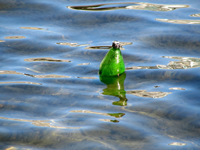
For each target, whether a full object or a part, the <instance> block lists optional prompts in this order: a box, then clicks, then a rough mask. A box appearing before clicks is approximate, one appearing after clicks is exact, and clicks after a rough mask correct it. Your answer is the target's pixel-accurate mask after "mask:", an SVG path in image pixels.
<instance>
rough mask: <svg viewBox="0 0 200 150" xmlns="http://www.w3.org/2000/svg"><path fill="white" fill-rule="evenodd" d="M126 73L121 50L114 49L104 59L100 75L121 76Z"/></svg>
mask: <svg viewBox="0 0 200 150" xmlns="http://www.w3.org/2000/svg"><path fill="white" fill-rule="evenodd" d="M124 72H125V65H124V60H123V56H122V54H121V51H120V48H119V47H117V48H115V47H112V48H111V49H110V50H109V52H108V53H107V54H106V56H105V57H104V58H103V60H102V62H101V64H100V69H99V74H100V75H101V76H119V75H120V74H122V73H124Z"/></svg>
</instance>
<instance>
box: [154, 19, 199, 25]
mask: <svg viewBox="0 0 200 150" xmlns="http://www.w3.org/2000/svg"><path fill="white" fill-rule="evenodd" d="M156 20H157V21H160V22H167V23H175V24H200V20H175V19H159V18H156Z"/></svg>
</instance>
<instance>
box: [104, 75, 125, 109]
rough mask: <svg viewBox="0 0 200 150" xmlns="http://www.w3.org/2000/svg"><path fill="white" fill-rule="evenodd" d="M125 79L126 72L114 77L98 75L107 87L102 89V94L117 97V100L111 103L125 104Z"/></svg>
mask: <svg viewBox="0 0 200 150" xmlns="http://www.w3.org/2000/svg"><path fill="white" fill-rule="evenodd" d="M125 79H126V73H123V74H121V75H120V76H114V77H105V76H100V80H101V82H103V83H104V84H106V85H107V88H105V89H103V93H102V94H104V95H112V96H116V97H119V101H115V102H113V105H119V106H126V105H127V98H126V91H125V90H124V80H125Z"/></svg>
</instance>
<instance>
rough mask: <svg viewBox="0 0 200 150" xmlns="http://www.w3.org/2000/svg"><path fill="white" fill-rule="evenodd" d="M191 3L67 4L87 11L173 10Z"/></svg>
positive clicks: (72, 7)
mask: <svg viewBox="0 0 200 150" xmlns="http://www.w3.org/2000/svg"><path fill="white" fill-rule="evenodd" d="M187 7H189V5H164V4H152V3H140V2H123V3H109V4H97V5H87V6H67V8H68V9H75V10H85V11H108V10H118V9H134V10H149V11H172V10H175V9H180V8H187Z"/></svg>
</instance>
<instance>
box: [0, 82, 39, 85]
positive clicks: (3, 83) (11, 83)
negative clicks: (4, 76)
mask: <svg viewBox="0 0 200 150" xmlns="http://www.w3.org/2000/svg"><path fill="white" fill-rule="evenodd" d="M0 84H35V85H42V84H41V83H36V82H29V81H10V82H0Z"/></svg>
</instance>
